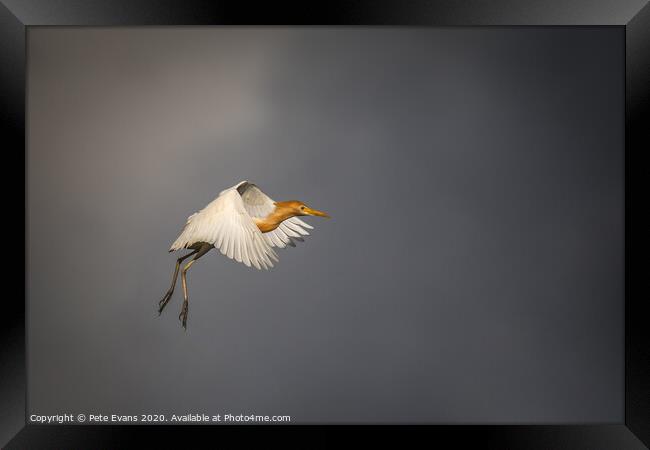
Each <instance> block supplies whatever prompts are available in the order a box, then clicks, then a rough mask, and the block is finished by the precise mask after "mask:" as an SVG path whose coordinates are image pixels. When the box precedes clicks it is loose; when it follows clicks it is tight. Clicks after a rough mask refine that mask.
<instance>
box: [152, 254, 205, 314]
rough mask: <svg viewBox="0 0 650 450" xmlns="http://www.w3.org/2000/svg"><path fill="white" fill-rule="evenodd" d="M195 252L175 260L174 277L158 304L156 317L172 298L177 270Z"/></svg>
mask: <svg viewBox="0 0 650 450" xmlns="http://www.w3.org/2000/svg"><path fill="white" fill-rule="evenodd" d="M197 252H198V250H194V251H193V252H190V253H188V254H187V255H185V256H181V257H180V258H178V259H177V260H176V267H175V268H174V277H173V278H172V285H171V286H170V287H169V290H168V291H167V293H166V294H165V296H164V297H163V299H162V300H160V301H159V302H158V315H160V314H161V313H162V311H163V309H165V306H167V303H169V300H170V299H171V298H172V294H174V288H175V287H176V280H177V279H178V270H179V269H180V267H181V263H182V262H183V261H185V260H186V259H187V258H189V257H190V256H192V255H193V254H195V253H197Z"/></svg>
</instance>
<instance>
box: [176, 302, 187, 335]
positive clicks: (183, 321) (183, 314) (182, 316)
mask: <svg viewBox="0 0 650 450" xmlns="http://www.w3.org/2000/svg"><path fill="white" fill-rule="evenodd" d="M187 310H188V303H187V301H185V302H183V307H182V308H181V313H180V314H179V315H178V320H180V321H181V324H182V325H183V328H185V329H186V330H187Z"/></svg>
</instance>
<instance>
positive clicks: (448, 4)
mask: <svg viewBox="0 0 650 450" xmlns="http://www.w3.org/2000/svg"><path fill="white" fill-rule="evenodd" d="M4 3H5V4H8V5H9V6H5V5H4V4H1V3H0V98H2V100H3V106H4V107H3V108H2V111H1V112H0V114H2V130H3V140H4V142H5V144H4V145H3V148H4V150H5V155H9V154H11V155H24V152H25V144H26V140H25V139H26V138H25V95H26V87H25V86H26V84H25V80H26V62H27V61H26V55H25V43H26V32H27V29H28V27H32V26H42V25H48V26H57V25H66V26H124V25H236V24H237V25H238V24H248V25H257V24H260V25H261V24H264V25H298V24H300V25H399V26H407V25H418V26H531V25H533V26H576V25H597V26H601V25H607V26H620V27H624V28H625V34H626V38H625V41H626V43H625V45H626V49H625V55H626V58H625V70H626V107H625V123H626V141H625V186H626V197H625V234H626V236H625V262H626V273H625V295H624V301H625V420H624V422H623V423H618V424H582V425H575V424H571V425H562V424H558V425H509V426H502V425H496V426H488V425H485V426H479V425H471V426H427V427H426V432H427V433H429V434H430V436H429V437H428V438H427V439H428V442H436V439H445V440H448V439H451V440H452V442H454V443H455V444H456V445H459V446H461V445H466V444H480V445H481V448H508V449H512V448H544V449H549V448H571V449H581V448H584V449H598V448H603V449H604V448H616V449H623V448H643V444H645V445H646V446H650V339H649V337H648V332H647V331H646V328H645V323H644V322H645V316H644V315H643V314H642V312H643V310H644V309H643V303H644V302H645V299H644V298H643V297H642V296H640V295H633V294H632V292H631V291H630V289H629V286H630V283H629V282H630V273H631V266H630V263H629V261H630V253H631V247H630V188H629V186H630V174H631V169H632V166H631V165H630V161H631V158H630V157H631V155H632V154H635V155H636V154H640V152H641V151H643V150H647V149H648V148H650V139H649V136H650V132H649V131H648V129H649V128H650V127H648V121H647V119H648V115H647V110H648V98H650V96H649V91H650V6H649V5H648V4H647V2H646V1H644V0H634V1H632V0H607V1H606V0H598V1H591V2H563V1H559V0H554V1H549V0H546V1H544V0H520V1H518V2H512V1H505V0H494V1H489V2H488V1H485V2H464V1H452V0H445V1H431V0H430V1H425V0H417V1H409V2H401V3H400V2H387V1H371V0H367V1H346V2H334V1H329V2H320V3H313V2H303V3H301V4H298V5H292V6H291V8H284V9H283V8H280V7H279V5H278V4H276V3H272V4H271V3H267V4H264V3H261V2H260V4H259V5H255V6H254V7H253V5H250V4H248V2H234V1H233V2H226V1H215V0H213V1H208V0H185V1H181V0H179V1H170V0H161V1H155V0H143V1H133V0H131V1H129V0H115V1H102V0H87V1H83V2H80V1H75V0H59V1H56V2H53V1H47V0H22V1H19V0H15V1H4ZM17 161H18V162H17V163H16V164H11V165H10V166H6V167H11V169H9V172H12V171H16V170H17V169H15V167H18V166H19V165H20V164H21V161H22V164H23V167H24V158H23V159H21V158H18V159H17ZM5 163H6V164H9V163H8V162H5ZM6 170H7V169H6ZM25 175H26V176H27V174H25ZM10 178H11V177H8V176H7V177H6V179H10ZM24 186H25V189H26V186H27V185H26V184H25V185H24ZM10 191H11V192H13V191H15V187H13V188H11V190H10ZM5 192H7V191H5ZM12 196H15V194H12ZM15 197H17V196H15ZM15 215H16V213H15V210H14V212H13V213H12V218H11V220H12V221H15V222H18V223H16V224H15V225H16V226H19V225H20V222H19V221H16V219H15ZM23 217H25V216H23ZM25 221H26V218H25ZM27 226H28V224H27V223H24V224H23V230H26V229H27V228H26V227H27ZM25 239H26V234H25ZM24 249H26V246H25V248H24ZM18 254H19V253H18ZM17 266H18V265H17V264H16V265H14V267H17ZM24 267H25V266H24ZM27 275H28V274H26V276H27ZM25 298H26V297H25ZM622 298H623V296H622ZM6 300H7V302H6V304H5V305H4V306H3V308H4V309H3V312H4V313H5V314H4V317H3V319H4V320H3V325H2V327H0V328H1V329H2V333H3V335H2V352H1V353H0V355H1V358H2V361H1V363H0V366H1V367H2V368H3V369H2V372H3V373H2V376H1V377H0V383H1V388H0V392H1V393H2V394H0V395H2V397H3V398H2V407H1V408H0V444H5V443H7V444H6V446H5V448H8V449H13V448H16V449H18V448H20V449H22V448H30V449H32V448H34V449H35V448H97V447H101V448H115V447H124V446H125V445H126V444H127V443H128V442H129V441H130V440H131V439H134V438H136V437H143V436H144V437H147V438H149V439H156V440H157V441H159V442H163V443H165V444H166V446H172V445H175V442H184V443H187V442H189V441H187V440H186V439H188V437H189V436H190V434H191V435H192V436H193V435H194V434H198V435H201V436H200V437H201V438H204V439H207V440H206V442H211V441H212V442H215V441H214V440H212V439H211V438H210V437H209V436H208V435H211V434H213V433H223V432H224V429H227V428H229V427H202V426H183V427H171V426H156V427H141V426H92V425H85V426H72V425H71V426H61V425H56V426H47V425H32V424H28V425H27V424H26V417H25V416H26V411H25V406H26V381H25V376H26V368H25V363H26V358H25V351H26V341H25V331H26V329H25V304H24V303H23V302H22V301H20V300H19V299H15V300H14V299H9V298H8V297H7V299H6ZM10 300H11V301H10ZM234 428H237V429H238V430H242V429H244V428H246V427H234ZM265 428H266V429H269V428H276V427H265ZM301 428H302V427H301ZM417 428H418V431H422V430H423V427H417ZM230 429H232V428H230ZM237 434H239V435H241V434H242V433H241V432H239V431H237ZM321 436H322V434H321ZM179 437H180V439H183V440H182V441H175V439H177V438H179ZM431 439H433V441H432V440H431ZM642 443H643V444H642Z"/></svg>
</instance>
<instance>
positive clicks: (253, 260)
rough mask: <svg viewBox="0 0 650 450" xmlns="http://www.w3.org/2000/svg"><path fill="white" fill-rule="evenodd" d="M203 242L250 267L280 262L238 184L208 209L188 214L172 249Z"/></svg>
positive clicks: (264, 266) (266, 266) (260, 267)
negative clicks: (253, 217)
mask: <svg viewBox="0 0 650 450" xmlns="http://www.w3.org/2000/svg"><path fill="white" fill-rule="evenodd" d="M200 242H206V243H208V244H212V245H214V247H215V248H218V249H219V251H221V253H222V254H224V255H226V256H227V257H228V258H231V259H234V260H235V261H238V262H242V263H244V264H246V265H247V266H248V267H250V266H251V265H253V266H255V267H256V268H257V269H262V268H264V269H268V268H269V267H273V262H272V261H271V259H274V260H275V261H278V257H277V255H276V253H275V252H274V251H273V249H272V248H271V246H270V245H269V243H268V242H267V240H266V239H265V238H264V236H263V234H262V232H261V231H260V230H259V228H257V225H255V222H253V219H252V217H251V216H250V214H249V213H248V211H247V210H246V207H245V206H244V202H243V200H242V196H241V195H240V194H239V192H238V191H237V186H233V187H232V188H230V189H226V190H225V191H223V192H221V194H219V197H217V198H216V199H215V200H213V201H212V202H211V203H209V204H208V205H207V206H206V207H205V208H203V209H202V210H201V211H199V212H197V213H195V214H192V215H191V216H190V217H188V219H187V223H186V224H185V228H184V229H183V231H182V232H181V234H180V236H179V237H178V239H176V241H175V242H174V243H173V244H172V246H171V249H170V251H173V250H178V249H181V248H189V247H191V246H192V245H194V244H197V243H200Z"/></svg>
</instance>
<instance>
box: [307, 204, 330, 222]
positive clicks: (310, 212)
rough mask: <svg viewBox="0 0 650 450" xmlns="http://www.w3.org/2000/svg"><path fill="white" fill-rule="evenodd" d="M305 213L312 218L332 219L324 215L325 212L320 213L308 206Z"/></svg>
mask: <svg viewBox="0 0 650 450" xmlns="http://www.w3.org/2000/svg"><path fill="white" fill-rule="evenodd" d="M304 212H305V213H306V214H309V215H310V216H318V217H327V218H328V219H329V218H330V216H329V215H328V214H327V213H324V212H323V211H319V210H317V209H311V208H308V207H306V206H305V209H304Z"/></svg>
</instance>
